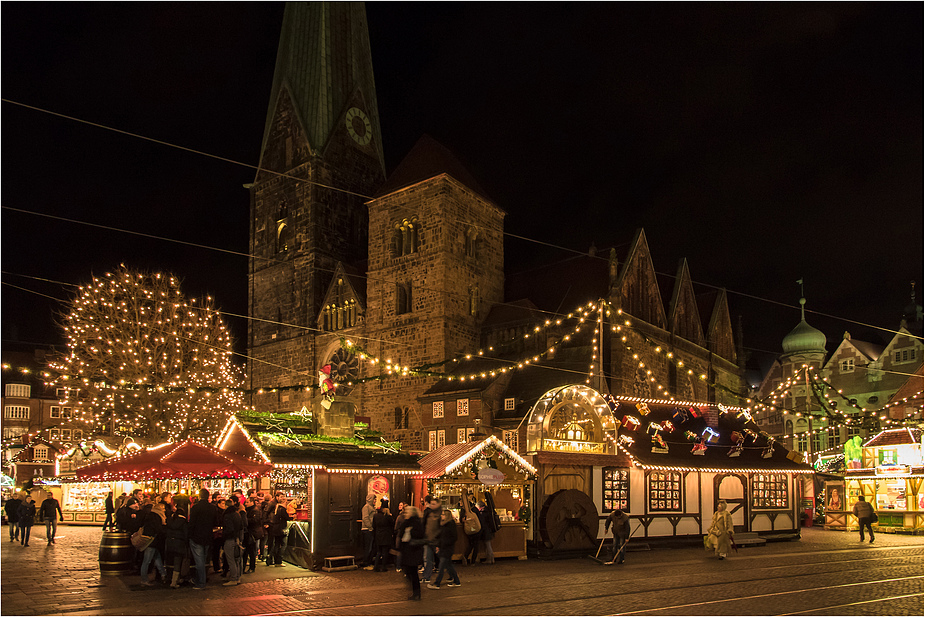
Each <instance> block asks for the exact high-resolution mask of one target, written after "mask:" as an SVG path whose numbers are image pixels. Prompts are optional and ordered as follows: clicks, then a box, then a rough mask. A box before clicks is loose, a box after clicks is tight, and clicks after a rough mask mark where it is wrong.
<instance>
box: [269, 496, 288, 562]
mask: <svg viewBox="0 0 925 617" xmlns="http://www.w3.org/2000/svg"><path fill="white" fill-rule="evenodd" d="M269 512H270V514H269V517H268V518H267V535H268V536H269V538H268V542H267V553H269V556H268V557H267V565H268V566H276V567H277V568H282V567H283V565H284V564H283V542H284V541H285V540H286V523H288V522H289V513H288V512H287V511H286V496H285V495H283V494H282V493H277V494H276V499H275V500H274V501H271V502H270V510H269Z"/></svg>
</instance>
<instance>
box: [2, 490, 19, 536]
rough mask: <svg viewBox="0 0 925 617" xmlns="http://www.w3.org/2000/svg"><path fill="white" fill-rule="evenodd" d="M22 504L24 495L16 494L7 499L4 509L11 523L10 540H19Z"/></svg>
mask: <svg viewBox="0 0 925 617" xmlns="http://www.w3.org/2000/svg"><path fill="white" fill-rule="evenodd" d="M20 506H22V495H19V494H17V495H15V496H14V497H10V498H9V499H7V500H6V503H5V504H3V509H4V510H6V520H7V522H8V523H9V525H10V542H15V541H16V540H19V508H20Z"/></svg>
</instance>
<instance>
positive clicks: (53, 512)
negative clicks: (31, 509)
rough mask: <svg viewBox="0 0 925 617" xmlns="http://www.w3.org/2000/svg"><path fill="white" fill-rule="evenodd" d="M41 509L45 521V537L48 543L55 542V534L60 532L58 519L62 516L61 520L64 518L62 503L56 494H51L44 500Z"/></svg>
mask: <svg viewBox="0 0 925 617" xmlns="http://www.w3.org/2000/svg"><path fill="white" fill-rule="evenodd" d="M40 511H41V516H42V521H44V522H45V539H46V540H48V544H54V543H55V535H57V533H58V519H59V517H60V520H62V521H63V520H64V513H63V512H62V511H61V504H60V503H58V500H57V499H55V496H54V495H51V494H49V495H48V498H47V499H45V501H43V502H42V507H41V508H40Z"/></svg>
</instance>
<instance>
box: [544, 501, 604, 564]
mask: <svg viewBox="0 0 925 617" xmlns="http://www.w3.org/2000/svg"><path fill="white" fill-rule="evenodd" d="M539 523H540V537H541V538H542V539H543V541H544V542H545V543H546V545H547V546H549V547H551V548H554V549H560V550H571V549H581V548H593V547H594V546H595V539H596V538H597V526H598V516H597V506H595V505H594V502H593V501H592V500H591V497H589V496H588V495H587V494H585V493H583V492H581V491H579V490H577V489H573V488H570V489H563V490H561V491H558V492H556V493H553V494H552V495H550V496H549V498H548V499H547V500H546V503H545V504H544V505H543V509H542V511H541V512H540V520H539Z"/></svg>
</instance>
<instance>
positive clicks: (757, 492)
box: [752, 473, 789, 510]
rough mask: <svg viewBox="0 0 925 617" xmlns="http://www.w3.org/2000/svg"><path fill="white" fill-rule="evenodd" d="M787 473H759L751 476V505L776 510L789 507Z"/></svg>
mask: <svg viewBox="0 0 925 617" xmlns="http://www.w3.org/2000/svg"><path fill="white" fill-rule="evenodd" d="M788 495H789V492H788V490H787V474H785V473H759V474H755V476H754V477H753V478H752V507H753V508H762V509H766V510H777V509H781V508H787V507H789V506H788V504H789V502H788V499H789V497H788Z"/></svg>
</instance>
